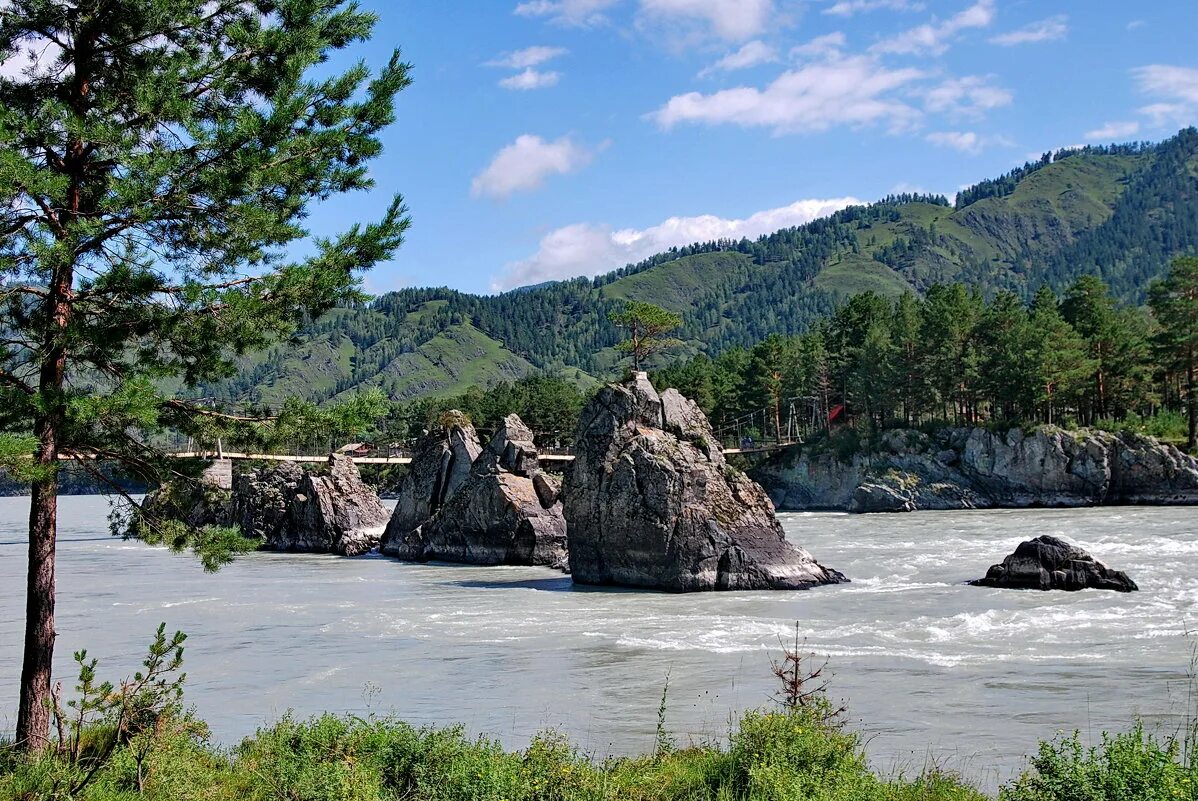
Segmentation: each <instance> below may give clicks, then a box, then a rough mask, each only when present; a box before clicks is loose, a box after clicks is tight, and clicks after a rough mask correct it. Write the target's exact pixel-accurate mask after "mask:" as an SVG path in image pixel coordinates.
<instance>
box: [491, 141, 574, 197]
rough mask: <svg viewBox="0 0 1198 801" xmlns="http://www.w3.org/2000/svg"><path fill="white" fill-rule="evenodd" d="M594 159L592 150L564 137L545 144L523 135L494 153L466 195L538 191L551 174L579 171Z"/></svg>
mask: <svg viewBox="0 0 1198 801" xmlns="http://www.w3.org/2000/svg"><path fill="white" fill-rule="evenodd" d="M594 157H595V153H594V151H592V150H588V149H587V148H585V147H582V146H580V145H577V144H575V143H574V142H573V141H572V140H571V139H570V137H568V136H563V137H562V138H561V139H558V140H557V141H554V142H546V141H545V140H544V139H542V138H541V137H539V136H533V135H532V134H524V135H523V136H518V137H516V141H515V142H513V143H512V144H510V145H508V146H507V147H505V148H503V149H502V150H500V151H499V152H498V153H496V154H495V158H493V159H492V160H491V163H490V164H489V165H487V167H486V169H484V170H483V171H482V172H480V173H479V174H478V175H476V176H475V177H474V181H473V183H472V184H471V186H470V192H471V194H472V195H473V196H474V197H490V198H496V199H503V198H507V197H509V196H511V195H512V194H514V193H516V192H522V191H528V190H532V189H537V188H539V187H540V186H541V185H542V184H544V183H545V179H546V178H548V177H549V176H551V175H565V174H566V173H570V172H574V171H575V170H579V169H582V168H583V167H585V166H586V165H587V164H590V163H591V160H592V159H593V158H594Z"/></svg>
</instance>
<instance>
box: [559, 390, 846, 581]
mask: <svg viewBox="0 0 1198 801" xmlns="http://www.w3.org/2000/svg"><path fill="white" fill-rule="evenodd" d="M562 496H563V501H564V509H565V516H566V521H567V522H568V524H569V530H570V568H571V571H572V574H573V577H574V580H575V581H577V582H580V583H585V584H618V585H625V586H631V587H650V588H656V589H662V590H668V591H673V592H689V591H694V590H759V589H804V588H807V587H813V586H816V585H819V584H831V583H837V582H841V581H845V578H844V576H843V575H841V574H840V573H838V572H836V571H835V570H830V569H828V568H825V567H823V566H822V565H820V564H819V563H817V562H816V561H815V560H814V559H813V558H812V557H811V556H810V554H808V553H807V552H806V551H804V550H803V549H801V548H798V547H796V546H794V545H792V544H790V543H789V542H787V541H786V539H785V537H784V536H783V533H782V527H781V526H780V525H779V523H778V521H777V519H776V518H775V517H774V507H773V504H771V503H770V500H769V498H768V497H767V496H766V494H765V492H764V491H763V490H762V489H761V487H759V486H758V485H757V484H756V483H754V482H753V481H752V480H751V479H749V478H748V476H746V475H744V474H743V473H740V472H739V471H737V470H734V469H733V468H731V467H730V466H729V465H728V464H726V463H725V461H724V455H723V452H722V450H721V448H720V445H719V442H718V441H717V440H716V438H715V436H714V435H713V433H712V430H711V427H710V425H709V424H708V422H707V418H706V417H705V416H704V415H703V413H702V412H701V411H700V410H699V408H698V407H697V406H696V405H695V404H694V403H692V402H691V401H689V400H687V399H686V398H684V397H683V396H682V395H681V394H679V393H678V392H677V391H676V390H672V389H671V390H666V391H665V392H663V393H661V394H660V395H659V394H658V393H657V391H656V390H655V389H654V388H653V385H652V384H650V383H649V380H648V378H647V377H646V375H645V374H644V373H638V374H637V375H635V376H634V377H633V378H631V379H629V380H628V381H627V382H625V383H624V384H619V385H617V384H612V385H608V386H607V387H604V388H603V389H601V390H600V391H599V392H598V394H597V395H596V396H595V397H594V399H592V401H591V402H590V403H589V404H588V405H587V407H586V408H585V409H584V410H583V412H582V417H581V419H580V421H579V426H578V433H577V436H576V437H575V459H574V462H573V463H572V464H571V466H570V469H569V471H568V472H567V475H566V480H565V482H564V484H563V488H562Z"/></svg>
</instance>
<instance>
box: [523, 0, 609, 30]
mask: <svg viewBox="0 0 1198 801" xmlns="http://www.w3.org/2000/svg"><path fill="white" fill-rule="evenodd" d="M619 2H620V0H527V2H523V3H520V4H519V5H517V6H516V12H515V13H516V14H519V15H520V16H522V17H546V18H548V19H549V20H550V21H551V22H556V23H558V24H559V25H571V26H579V27H585V26H590V25H600V24H602V23H604V22H606V21H607V17H606V16H605V15H604V13H603V12H605V11H607V10H608V9H609V8H611V7H612V6H614V5H616V4H618V3H619Z"/></svg>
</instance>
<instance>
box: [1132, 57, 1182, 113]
mask: <svg viewBox="0 0 1198 801" xmlns="http://www.w3.org/2000/svg"><path fill="white" fill-rule="evenodd" d="M1132 73H1133V74H1134V75H1135V76H1136V79H1137V80H1139V82H1140V89H1141V90H1142V91H1144V92H1147V93H1148V94H1154V95H1161V96H1164V97H1168V98H1171V99H1175V100H1180V101H1182V102H1184V103H1194V104H1198V69H1194V68H1192V67H1172V66H1169V65H1167V64H1152V65H1150V66H1147V67H1139V68H1137V69H1135V70H1133V71H1132Z"/></svg>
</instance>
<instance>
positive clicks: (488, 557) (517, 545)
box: [383, 414, 567, 568]
mask: <svg viewBox="0 0 1198 801" xmlns="http://www.w3.org/2000/svg"><path fill="white" fill-rule="evenodd" d="M414 466H415V464H413V467H414ZM415 480H416V481H419V478H417V479H415ZM557 496H558V490H557V488H556V487H555V486H554V482H553V481H552V479H550V478H548V477H547V476H545V475H544V474H543V473H542V472H541V470H540V465H539V462H538V458H537V450H536V446H535V445H534V444H533V433H532V431H531V430H529V428H528V427H527V426H526V425H524V423H523V421H521V420H520V418H519V417H518V416H516V415H514V414H513V415H509V416H508V417H507V418H505V419H504V421H503V424H502V425H501V426H500V428H499V430H498V431H496V432H495V436H494V437H492V438H491V441H490V442H489V443H488V444H487V447H486V448H484V449H483V450H482V451H481V452H480V453H479V454H478V456H477V457H476V458H475V459H474V461H473V463H472V464H471V465H470V470H469V472H468V473H467V476H466V478H465V480H464V481H462V482H461V483H460V484H459V486H457V488H456V489H455V491H454V492H453V493H452V494H451V495H450V496H449V497H448V498H447V499H446V500H445V501H444V503H443V504H442V505H441V506H440V508H439V509H437V510H436V511H435V513H434V514H433V515H432V516H431V517H430V518H429V519H428V520H426V521H424V522H422V524H421V525H419V526H417V527H416V528H414V529H411V530H409V531H407V532H404V533H403V534H402V535H396V536H390V529H389V530H388V531H389V536H388V539H387V541H386V542H385V543H384V545H383V552H384V553H386V554H388V555H391V556H395V557H397V558H399V559H404V560H407V561H415V562H427V561H434V560H435V561H444V562H462V563H466V564H478V565H498V564H507V565H548V566H551V567H558V568H565V567H566V563H567V560H566V521H565V518H564V517H563V516H562V505H561V502H560V501H559V500H558V498H557Z"/></svg>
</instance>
